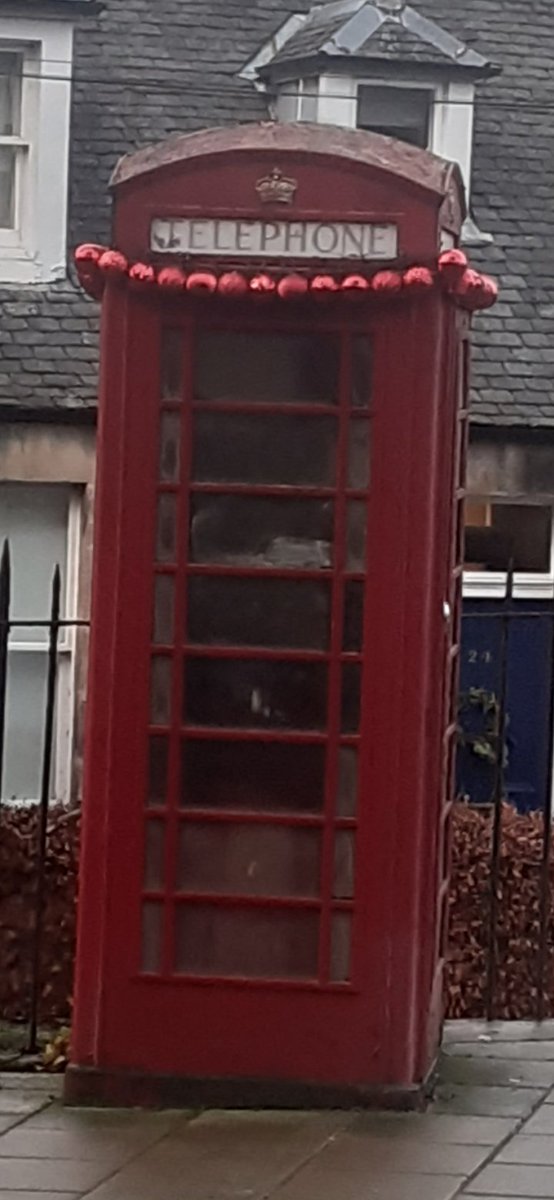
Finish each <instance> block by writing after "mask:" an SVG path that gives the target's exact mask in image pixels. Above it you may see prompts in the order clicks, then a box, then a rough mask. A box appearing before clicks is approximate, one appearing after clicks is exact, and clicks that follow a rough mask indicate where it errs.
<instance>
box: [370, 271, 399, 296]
mask: <svg viewBox="0 0 554 1200" xmlns="http://www.w3.org/2000/svg"><path fill="white" fill-rule="evenodd" d="M401 288H402V276H401V275H400V274H399V272H398V271H378V272H377V274H376V275H374V276H373V279H372V280H371V290H372V292H375V294H376V295H377V296H397V295H398V292H399V291H400V290H401Z"/></svg>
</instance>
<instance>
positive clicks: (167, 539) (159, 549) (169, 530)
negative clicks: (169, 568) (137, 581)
mask: <svg viewBox="0 0 554 1200" xmlns="http://www.w3.org/2000/svg"><path fill="white" fill-rule="evenodd" d="M176 557H177V502H176V499H175V496H172V495H169V494H167V493H165V492H164V493H163V494H162V495H161V496H158V518H157V531H156V562H161V563H172V562H175V560H176Z"/></svg>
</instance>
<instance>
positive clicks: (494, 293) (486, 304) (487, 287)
mask: <svg viewBox="0 0 554 1200" xmlns="http://www.w3.org/2000/svg"><path fill="white" fill-rule="evenodd" d="M497 300H498V284H497V282H496V280H495V279H491V277H490V275H483V290H482V303H481V308H492V306H493V304H496V301H497Z"/></svg>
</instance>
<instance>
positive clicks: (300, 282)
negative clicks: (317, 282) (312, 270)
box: [277, 275, 308, 300]
mask: <svg viewBox="0 0 554 1200" xmlns="http://www.w3.org/2000/svg"><path fill="white" fill-rule="evenodd" d="M307 291H308V280H307V279H305V278H304V276H303V275H285V276H284V278H283V279H280V280H279V283H278V284H277V295H278V296H279V297H280V298H281V300H301V299H302V297H303V296H305V295H306V292H307Z"/></svg>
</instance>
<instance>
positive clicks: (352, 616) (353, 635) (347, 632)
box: [342, 580, 364, 652]
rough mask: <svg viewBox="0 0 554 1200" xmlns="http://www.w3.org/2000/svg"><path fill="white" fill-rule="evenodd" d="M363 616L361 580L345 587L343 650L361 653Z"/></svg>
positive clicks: (362, 585)
mask: <svg viewBox="0 0 554 1200" xmlns="http://www.w3.org/2000/svg"><path fill="white" fill-rule="evenodd" d="M363 614H364V584H363V583H362V581H361V580H351V581H350V582H349V583H346V584H345V587H344V632H343V639H342V648H343V650H349V651H351V652H355V651H357V652H360V651H361V649H362V624H363Z"/></svg>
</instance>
